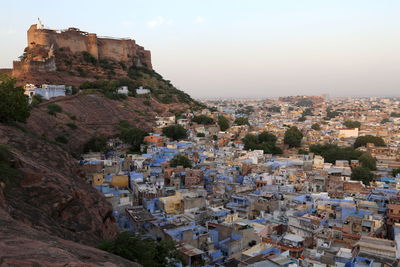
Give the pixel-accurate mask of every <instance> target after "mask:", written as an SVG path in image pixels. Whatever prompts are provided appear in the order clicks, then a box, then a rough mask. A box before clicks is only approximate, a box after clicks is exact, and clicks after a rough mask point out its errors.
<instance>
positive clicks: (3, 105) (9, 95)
mask: <svg viewBox="0 0 400 267" xmlns="http://www.w3.org/2000/svg"><path fill="white" fill-rule="evenodd" d="M15 83H16V80H15V79H13V78H10V77H8V76H6V75H2V74H0V122H5V123H10V122H15V121H18V122H26V119H27V118H28V117H29V115H30V112H29V101H28V97H27V96H26V95H24V89H23V88H22V87H19V86H18V87H16V86H15Z"/></svg>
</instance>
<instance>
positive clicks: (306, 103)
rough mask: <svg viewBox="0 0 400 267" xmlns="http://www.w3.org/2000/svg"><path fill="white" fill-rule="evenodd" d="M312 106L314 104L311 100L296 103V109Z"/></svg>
mask: <svg viewBox="0 0 400 267" xmlns="http://www.w3.org/2000/svg"><path fill="white" fill-rule="evenodd" d="M312 105H314V102H313V101H312V100H311V99H307V98H306V99H301V100H300V101H298V102H297V103H296V106H298V107H311V106H312Z"/></svg>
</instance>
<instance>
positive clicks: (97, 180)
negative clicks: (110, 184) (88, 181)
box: [92, 173, 104, 185]
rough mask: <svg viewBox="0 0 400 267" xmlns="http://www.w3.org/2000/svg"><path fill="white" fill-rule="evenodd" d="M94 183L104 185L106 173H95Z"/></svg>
mask: <svg viewBox="0 0 400 267" xmlns="http://www.w3.org/2000/svg"><path fill="white" fill-rule="evenodd" d="M92 183H93V185H102V184H103V183H104V175H103V174H101V173H95V174H93V180H92Z"/></svg>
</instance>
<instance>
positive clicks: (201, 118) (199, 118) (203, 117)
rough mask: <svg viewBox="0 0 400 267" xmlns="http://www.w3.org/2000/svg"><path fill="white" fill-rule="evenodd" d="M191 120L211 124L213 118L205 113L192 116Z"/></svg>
mask: <svg viewBox="0 0 400 267" xmlns="http://www.w3.org/2000/svg"><path fill="white" fill-rule="evenodd" d="M192 122H195V123H198V124H205V125H209V124H213V123H214V120H213V119H212V118H210V117H208V116H206V115H199V116H194V117H193V119H192Z"/></svg>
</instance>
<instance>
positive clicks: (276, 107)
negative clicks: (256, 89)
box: [267, 106, 281, 113]
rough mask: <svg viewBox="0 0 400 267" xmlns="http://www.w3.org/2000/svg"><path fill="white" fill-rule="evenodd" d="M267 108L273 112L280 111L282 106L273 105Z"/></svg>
mask: <svg viewBox="0 0 400 267" xmlns="http://www.w3.org/2000/svg"><path fill="white" fill-rule="evenodd" d="M267 110H268V111H269V112H272V113H280V112H281V107H280V106H271V107H267Z"/></svg>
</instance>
